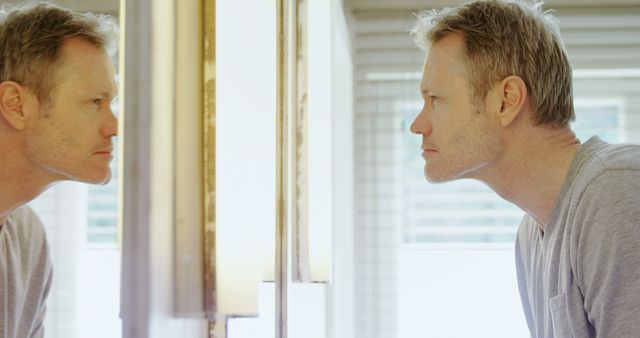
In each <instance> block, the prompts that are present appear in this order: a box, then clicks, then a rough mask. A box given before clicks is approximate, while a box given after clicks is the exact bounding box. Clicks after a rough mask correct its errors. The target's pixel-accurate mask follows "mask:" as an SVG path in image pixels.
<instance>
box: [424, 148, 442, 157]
mask: <svg viewBox="0 0 640 338" xmlns="http://www.w3.org/2000/svg"><path fill="white" fill-rule="evenodd" d="M421 149H422V157H426V156H429V155H432V154H435V153H437V152H438V151H437V150H436V149H435V148H431V147H424V146H423V147H422V148H421Z"/></svg>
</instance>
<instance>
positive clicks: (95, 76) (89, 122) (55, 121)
mask: <svg viewBox="0 0 640 338" xmlns="http://www.w3.org/2000/svg"><path fill="white" fill-rule="evenodd" d="M58 65H59V69H58V71H57V74H56V76H55V78H56V79H57V82H56V84H55V86H54V88H53V90H52V91H51V93H50V97H51V102H50V104H49V105H48V106H47V105H43V103H40V109H41V111H40V112H39V114H34V115H37V116H34V117H33V118H32V119H31V127H30V128H28V131H29V132H28V135H27V156H29V158H30V160H31V161H32V162H33V164H35V166H36V168H38V169H37V170H42V171H44V173H45V175H47V176H49V177H50V178H51V179H52V180H54V181H56V180H75V181H81V182H87V183H106V182H108V181H109V179H110V178H111V170H110V168H109V162H110V161H111V160H112V158H113V156H112V151H113V145H112V143H111V138H112V137H114V136H116V133H117V120H116V117H115V116H114V114H113V112H112V111H111V107H110V103H111V100H112V99H113V98H114V96H115V95H116V86H115V82H114V69H113V65H112V63H111V60H110V59H109V56H108V55H107V54H106V52H105V51H104V50H102V49H99V48H97V47H95V46H93V45H92V44H90V43H89V42H87V41H85V40H83V39H80V38H71V39H69V40H67V41H65V43H64V45H63V47H62V49H61V62H60V63H58ZM43 107H44V108H43Z"/></svg>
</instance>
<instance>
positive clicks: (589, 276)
mask: <svg viewBox="0 0 640 338" xmlns="http://www.w3.org/2000/svg"><path fill="white" fill-rule="evenodd" d="M516 269H517V274H518V286H519V288H520V296H521V298H522V306H523V308H524V313H525V317H526V319H527V324H528V326H529V330H530V332H531V336H532V337H535V338H543V337H544V338H552V337H555V338H569V337H575V338H590V337H594V338H595V337H597V338H626V337H640V146H636V145H628V144H627V145H611V144H608V143H605V142H603V141H602V140H600V139H599V138H597V137H593V138H591V139H590V140H589V141H587V142H586V143H585V144H583V145H581V146H580V147H579V149H578V152H577V154H576V156H575V158H574V160H573V162H572V164H571V169H570V170H569V173H568V175H567V178H566V180H565V183H564V185H563V187H562V190H561V193H560V197H559V199H558V203H557V204H556V206H555V209H554V211H553V212H552V215H551V218H550V221H549V224H547V225H546V227H545V231H544V234H543V233H541V231H540V228H539V226H538V224H537V223H536V222H535V220H534V219H533V218H532V217H530V216H529V215H525V217H524V219H523V220H522V223H521V224H520V229H519V230H518V238H517V240H516Z"/></svg>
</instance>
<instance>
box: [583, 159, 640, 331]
mask: <svg viewBox="0 0 640 338" xmlns="http://www.w3.org/2000/svg"><path fill="white" fill-rule="evenodd" d="M574 224H576V227H577V228H578V229H577V230H579V231H574V232H573V234H574V238H573V239H572V244H573V248H572V250H571V251H572V263H573V266H574V269H575V271H574V273H575V275H576V277H577V282H578V286H579V288H580V290H581V292H582V295H583V297H584V306H585V311H586V313H587V317H588V319H589V322H590V323H591V325H592V326H593V327H594V329H595V331H596V337H598V338H614V337H634V336H636V335H637V334H638V332H640V320H638V313H640V171H639V170H608V171H605V172H604V173H602V174H601V175H600V176H598V177H597V178H595V179H594V180H593V181H592V182H591V183H590V184H589V186H588V187H587V188H586V189H585V191H584V194H583V196H582V197H581V199H580V202H579V204H578V208H577V209H576V222H575V223H574Z"/></svg>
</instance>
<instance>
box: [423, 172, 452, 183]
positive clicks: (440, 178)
mask: <svg viewBox="0 0 640 338" xmlns="http://www.w3.org/2000/svg"><path fill="white" fill-rule="evenodd" d="M424 178H426V179H427V181H428V182H429V183H432V184H436V183H444V182H449V181H451V180H452V178H451V177H449V176H447V175H443V174H438V173H434V172H430V171H429V170H427V169H426V168H425V170H424Z"/></svg>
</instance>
